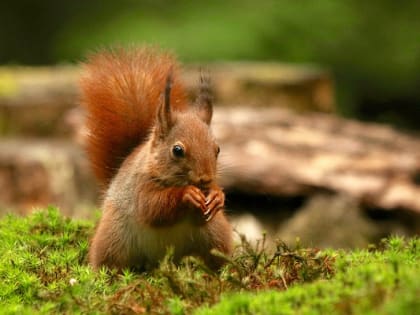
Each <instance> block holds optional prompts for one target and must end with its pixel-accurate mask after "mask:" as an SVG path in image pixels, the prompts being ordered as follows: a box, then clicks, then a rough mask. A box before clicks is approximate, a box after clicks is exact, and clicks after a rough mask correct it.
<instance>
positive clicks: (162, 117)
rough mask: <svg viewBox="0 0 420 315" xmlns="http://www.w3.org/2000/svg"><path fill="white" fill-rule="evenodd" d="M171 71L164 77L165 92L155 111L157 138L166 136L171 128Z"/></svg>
mask: <svg viewBox="0 0 420 315" xmlns="http://www.w3.org/2000/svg"><path fill="white" fill-rule="evenodd" d="M171 89H172V71H170V72H169V74H168V76H167V77H166V84H165V92H164V94H163V96H162V101H161V103H160V105H159V108H158V111H157V119H156V127H157V132H158V133H159V136H161V137H164V136H166V135H167V134H168V133H169V131H170V130H171V128H172V126H173V118H172V111H171Z"/></svg>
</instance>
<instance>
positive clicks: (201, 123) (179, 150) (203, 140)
mask: <svg viewBox="0 0 420 315" xmlns="http://www.w3.org/2000/svg"><path fill="white" fill-rule="evenodd" d="M171 85H172V76H171V74H169V75H168V77H167V80H166V87H165V91H164V94H163V97H162V101H161V104H160V105H159V107H158V110H157V117H156V123H155V127H154V130H153V134H152V143H153V144H152V148H151V149H152V156H153V161H152V163H153V164H154V165H153V169H154V170H155V172H154V174H153V177H154V178H155V179H156V180H158V181H159V182H161V183H163V184H165V185H168V186H184V185H195V186H197V187H200V188H202V189H206V188H208V187H209V186H210V185H211V184H212V183H214V181H215V179H216V165H217V157H218V154H219V151H220V148H219V146H218V145H217V143H216V141H215V139H214V137H213V135H212V133H211V130H210V122H211V118H212V114H213V105H212V97H211V92H210V80H209V78H208V77H207V76H206V77H205V76H203V75H202V76H201V78H200V88H199V93H198V97H197V99H196V101H195V102H194V103H193V104H191V106H189V107H188V109H187V110H185V111H176V110H173V107H172V106H171Z"/></svg>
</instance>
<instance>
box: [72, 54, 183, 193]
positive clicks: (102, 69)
mask: <svg viewBox="0 0 420 315" xmlns="http://www.w3.org/2000/svg"><path fill="white" fill-rule="evenodd" d="M177 69H178V66H177V63H176V61H175V60H174V58H173V57H172V56H171V55H170V54H167V53H162V52H160V51H159V50H157V49H155V48H150V47H143V48H131V49H122V48H119V49H113V50H106V51H102V52H99V53H96V54H93V55H91V56H90V58H88V61H87V63H85V64H84V69H83V70H84V72H83V75H82V77H81V80H80V88H81V104H82V106H83V107H84V108H85V110H86V112H87V115H86V127H87V130H88V139H87V143H86V147H87V148H86V149H87V153H88V157H89V159H90V162H91V164H92V167H93V170H94V173H95V175H96V177H97V179H98V180H99V182H100V183H102V184H104V185H107V184H108V183H109V181H110V180H111V179H112V177H113V176H114V175H115V173H116V172H117V170H118V168H119V167H120V165H121V163H122V162H123V161H124V159H125V158H126V157H127V156H128V155H129V154H130V153H131V152H132V150H133V149H134V148H135V147H137V146H138V145H139V144H141V143H143V142H144V141H146V140H147V137H148V134H149V132H150V130H151V128H152V126H153V124H154V121H155V116H156V110H157V107H158V105H159V104H160V102H161V101H162V94H163V92H164V89H165V82H166V78H167V76H168V74H169V73H171V75H172V80H173V84H172V90H171V99H172V100H173V101H172V104H173V106H174V107H175V109H176V110H183V109H184V107H185V106H186V104H187V102H186V93H185V91H184V88H183V86H182V85H181V84H180V82H179V79H178V74H177Z"/></svg>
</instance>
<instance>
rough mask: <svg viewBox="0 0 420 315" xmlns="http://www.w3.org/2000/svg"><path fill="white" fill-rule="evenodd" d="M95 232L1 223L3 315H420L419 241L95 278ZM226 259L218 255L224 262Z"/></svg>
mask: <svg viewBox="0 0 420 315" xmlns="http://www.w3.org/2000/svg"><path fill="white" fill-rule="evenodd" d="M92 232H93V224H92V223H90V222H83V221H75V220H71V219H66V218H64V217H62V216H61V215H60V214H59V213H58V211H57V210H56V209H54V208H49V209H47V210H44V211H41V212H36V213H34V214H32V215H31V216H29V217H26V218H22V217H17V216H12V215H10V216H6V217H4V218H3V219H2V220H1V221H0V240H1V241H0V310H1V313H2V314H57V313H60V314H66V313H67V314H73V313H86V314H101V313H111V314H142V313H147V314H165V313H172V314H190V313H197V314H327V313H333V314H414V312H415V311H416V310H418V309H419V308H420V304H419V301H418V296H419V294H420V283H419V281H417V280H418V274H419V271H420V270H419V265H418V259H419V252H420V242H419V239H418V238H414V239H411V240H404V239H401V238H396V237H394V238H391V239H389V240H387V241H384V242H383V243H382V244H380V246H379V247H378V248H370V249H369V250H363V251H355V252H344V251H332V250H328V251H319V250H316V249H305V248H302V247H301V246H299V244H297V246H296V247H295V248H293V249H292V248H288V247H287V246H286V245H285V244H282V243H281V242H279V243H278V244H277V249H276V250H275V251H274V253H271V254H268V252H267V251H266V250H265V249H264V239H263V240H261V241H260V242H259V243H258V244H257V246H255V247H253V246H251V245H250V244H249V243H247V242H246V241H245V240H244V239H242V242H241V245H240V246H238V249H237V251H236V253H235V255H234V258H233V259H231V260H230V259H229V261H228V263H227V265H226V267H225V268H224V269H223V271H222V272H221V273H220V274H216V273H213V272H211V271H210V270H208V269H207V268H206V267H205V266H204V265H202V264H201V263H200V261H198V260H197V259H194V258H191V257H190V258H187V259H185V260H184V261H183V263H182V265H181V266H175V265H174V264H173V263H172V261H171V256H170V254H168V256H167V258H166V259H165V261H164V262H163V263H162V264H161V266H160V268H158V269H157V270H154V271H151V272H149V273H141V274H139V273H135V272H132V271H128V270H126V271H125V272H124V273H123V274H121V275H118V274H116V273H115V272H114V271H111V270H106V269H103V270H100V271H99V272H94V271H93V270H92V269H91V268H90V267H89V266H87V264H86V254H87V250H88V239H89V237H90V235H91V233H92ZM215 254H217V255H220V254H219V253H215Z"/></svg>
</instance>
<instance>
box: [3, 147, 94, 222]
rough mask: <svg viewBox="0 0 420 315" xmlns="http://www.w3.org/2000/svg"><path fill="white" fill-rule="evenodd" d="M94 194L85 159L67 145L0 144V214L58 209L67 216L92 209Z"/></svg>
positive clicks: (79, 152) (79, 214) (80, 152)
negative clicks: (41, 208) (36, 208)
mask: <svg viewBox="0 0 420 315" xmlns="http://www.w3.org/2000/svg"><path fill="white" fill-rule="evenodd" d="M97 196H98V191H97V188H96V185H95V183H94V180H93V178H92V176H91V172H90V170H89V168H88V164H87V161H86V158H85V157H84V155H83V153H82V151H81V150H80V148H78V147H76V146H75V145H72V144H70V143H64V142H59V141H48V142H47V141H39V140H32V141H31V140H10V139H8V140H2V141H0V210H1V209H2V211H3V212H4V211H9V210H15V211H17V212H20V213H22V214H26V213H28V212H29V211H31V210H32V209H33V208H34V207H45V206H48V205H56V206H58V207H59V208H60V209H61V210H62V212H63V213H64V214H66V215H71V216H75V215H76V216H83V215H85V214H86V213H83V211H84V210H83V209H87V208H90V211H91V210H92V209H93V208H94V205H95V204H96V200H97Z"/></svg>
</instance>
